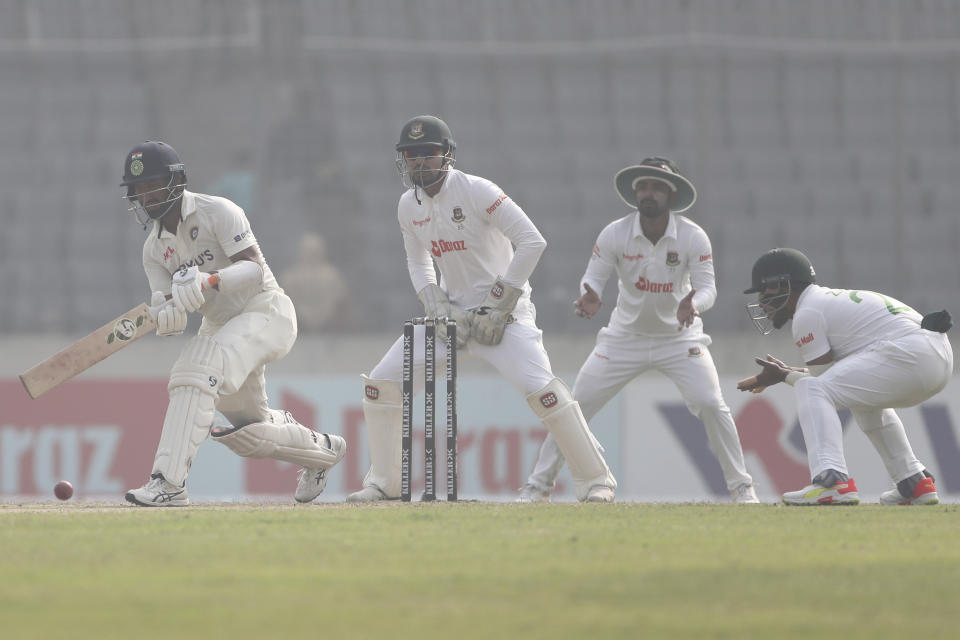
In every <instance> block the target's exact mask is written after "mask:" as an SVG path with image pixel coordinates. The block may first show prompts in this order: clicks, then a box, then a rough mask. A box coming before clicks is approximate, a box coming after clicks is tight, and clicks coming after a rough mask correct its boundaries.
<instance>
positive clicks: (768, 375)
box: [737, 353, 803, 393]
mask: <svg viewBox="0 0 960 640" xmlns="http://www.w3.org/2000/svg"><path fill="white" fill-rule="evenodd" d="M753 361H754V362H756V363H757V364H758V365H760V368H761V369H762V370H761V371H760V373H758V374H757V375H755V376H753V377H750V378H747V379H746V380H741V381H740V382H738V383H737V389H739V390H740V391H749V392H751V393H760V392H761V391H763V390H764V389H766V388H767V387H770V386H773V385H775V384H778V383H780V382H783V380H784V379H785V378H786V377H787V374H788V373H790V372H791V371H802V370H803V367H791V366H790V365H788V364H784V363H783V362H781V361H780V360H777V359H776V358H774V357H773V356H772V355H770V354H769V353H768V354H767V357H766V359H764V358H759V357H756V358H754V359H753Z"/></svg>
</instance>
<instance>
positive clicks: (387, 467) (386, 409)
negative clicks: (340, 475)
mask: <svg viewBox="0 0 960 640" xmlns="http://www.w3.org/2000/svg"><path fill="white" fill-rule="evenodd" d="M360 378H361V380H362V381H363V419H364V422H366V425H367V442H368V444H369V447H370V471H368V472H367V475H366V476H365V477H364V479H363V486H364V487H369V486H371V485H372V486H375V487H377V488H378V489H380V491H382V492H383V494H384V495H385V496H387V497H388V498H399V497H400V444H401V443H400V435H401V434H400V422H401V419H402V413H403V408H402V405H401V392H400V385H399V383H396V382H394V381H393V380H375V379H373V378H368V377H367V376H364V375H361V376H360Z"/></svg>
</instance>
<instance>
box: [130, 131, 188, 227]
mask: <svg viewBox="0 0 960 640" xmlns="http://www.w3.org/2000/svg"><path fill="white" fill-rule="evenodd" d="M150 180H161V181H163V182H164V186H163V187H160V188H158V189H155V190H154V191H161V190H165V191H166V198H165V199H164V201H163V202H161V203H157V204H156V205H152V206H150V208H149V210H148V209H147V208H145V207H144V206H143V205H142V204H141V202H140V199H139V198H137V197H135V196H134V191H135V187H136V185H137V184H139V183H141V182H147V181H150ZM186 184H187V173H186V171H185V169H184V166H183V162H182V161H181V160H180V156H179V155H177V152H176V151H174V149H173V147H171V146H170V145H168V144H167V143H165V142H157V141H151V140H148V141H146V142H142V143H140V144H138V145H137V146H135V147H134V148H133V149H131V150H130V152H129V153H128V154H127V157H126V159H125V160H124V162H123V181H122V182H121V183H120V186H121V187H126V188H127V195H126V196H125V197H126V198H127V200H129V201H130V204H131V206H130V208H129V210H130V211H133V212H135V213H136V214H137V220H138V221H139V222H140V223H142V224H146V223H147V222H148V221H149V220H151V219H153V220H159V219H160V218H162V217H163V216H165V215H166V214H167V212H168V211H170V209H171V208H172V207H173V204H174V203H175V202H176V201H177V200H179V199H180V197H181V196H183V188H184V187H185V186H186ZM162 205H167V206H166V207H164V206H162Z"/></svg>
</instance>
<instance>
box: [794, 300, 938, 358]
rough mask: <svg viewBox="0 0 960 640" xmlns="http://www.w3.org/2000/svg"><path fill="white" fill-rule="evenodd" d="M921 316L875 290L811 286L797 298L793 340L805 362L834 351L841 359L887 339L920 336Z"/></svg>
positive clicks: (835, 355) (834, 354) (834, 355)
mask: <svg viewBox="0 0 960 640" xmlns="http://www.w3.org/2000/svg"><path fill="white" fill-rule="evenodd" d="M921 320H923V318H922V316H921V315H920V314H919V313H917V312H916V311H914V310H913V309H911V308H910V307H908V306H907V305H905V304H903V303H902V302H900V301H899V300H895V299H893V298H891V297H889V296H885V295H882V294H879V293H874V292H873V291H857V290H849V289H827V288H826V287H821V286H818V285H815V284H812V285H810V286H808V287H807V288H806V289H805V290H804V291H803V293H801V294H800V297H799V298H798V299H797V308H796V311H795V312H794V315H793V340H794V342H795V343H796V345H797V348H798V349H800V355H801V356H802V357H803V361H804V362H810V361H811V360H816V359H817V358H819V357H820V356H822V355H824V354H826V353H827V352H828V351H830V350H831V349H832V350H833V359H834V360H841V359H843V358H845V357H847V356H849V355H850V354H853V353H857V352H859V351H863V350H864V349H868V348H870V347H871V346H873V345H875V344H877V343H878V342H881V341H884V340H896V339H897V338H902V337H904V336H907V335H910V334H913V333H921V332H923V331H924V330H923V329H921V328H920V322H921Z"/></svg>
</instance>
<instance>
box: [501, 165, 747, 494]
mask: <svg viewBox="0 0 960 640" xmlns="http://www.w3.org/2000/svg"><path fill="white" fill-rule="evenodd" d="M615 184H616V188H617V192H618V193H619V194H620V197H621V198H622V199H623V201H624V202H625V203H627V205H628V206H630V207H632V208H634V209H636V212H634V213H632V214H630V215H628V216H625V217H623V218H620V219H619V220H614V221H613V222H611V223H610V224H609V225H607V226H606V228H605V229H604V230H603V231H601V232H600V236H599V237H598V238H597V243H596V245H595V246H594V248H593V255H592V256H591V257H590V261H589V262H588V263H587V270H586V273H585V274H584V276H583V278H582V279H581V287H582V290H583V291H584V293H583V295H582V296H581V297H580V298H578V299H577V300H576V301H575V302H574V307H575V309H576V313H577V315H579V316H581V317H585V318H592V317H593V316H594V314H596V313H597V311H598V310H599V309H600V305H601V299H600V295H601V294H602V292H603V287H604V285H605V284H606V282H607V280H608V279H609V277H610V276H611V275H612V274H613V273H614V272H616V274H617V283H618V285H619V295H618V297H617V304H616V306H615V307H614V309H613V311H612V313H611V314H610V322H609V324H608V325H607V326H606V327H604V328H603V329H601V330H600V333H599V334H598V335H597V343H596V346H595V347H594V349H593V352H592V353H591V354H590V355H589V356H588V357H587V360H586V361H585V362H584V363H583V366H582V367H581V369H580V373H579V374H577V380H576V382H575V383H574V385H573V397H574V399H576V400H577V402H579V403H580V407H581V409H582V410H583V415H584V416H585V417H586V418H587V420H588V421H589V420H590V419H592V418H593V416H594V415H596V414H597V412H598V411H600V409H602V408H603V406H604V405H605V404H607V402H609V401H610V399H611V398H613V397H614V396H615V395H617V393H619V391H620V390H621V389H622V388H623V387H624V386H625V385H626V384H627V383H628V382H630V381H631V380H633V379H634V378H635V377H637V376H638V375H640V374H641V373H643V372H644V371H650V370H653V371H659V372H661V373H663V374H664V375H666V376H667V377H668V378H670V379H671V380H672V381H673V382H674V383H675V384H676V385H677V387H678V388H679V390H680V394H681V395H682V396H683V399H684V402H686V405H687V408H688V409H690V412H691V413H692V414H693V415H695V416H696V417H697V418H699V419H700V420H702V421H703V424H704V426H705V427H706V431H707V437H708V439H709V442H710V449H711V450H712V451H713V453H714V455H716V456H717V459H718V460H719V462H720V467H721V469H722V470H723V476H724V480H725V481H726V485H727V489H728V490H729V491H730V495H731V497H732V498H733V499H734V501H735V502H739V503H755V502H758V500H757V494H756V491H755V489H754V487H753V478H751V476H750V474H748V473H747V470H746V465H745V464H744V459H743V450H742V448H741V446H740V438H739V435H738V434H737V427H736V425H735V424H734V422H733V417H732V415H731V413H730V409H729V408H728V407H727V405H726V403H725V402H724V400H723V396H722V395H721V393H720V381H719V378H718V377H717V369H716V367H715V366H714V363H713V358H712V357H711V356H710V350H709V349H708V348H707V347H708V346H709V344H710V336H708V335H707V334H705V333H704V332H703V321H702V320H701V319H700V313H701V312H703V311H706V310H707V309H709V308H710V307H712V306H713V302H714V300H715V299H716V297H717V289H716V285H715V282H714V272H713V254H712V250H711V248H710V239H709V238H708V237H707V234H706V233H705V232H704V231H703V229H701V228H700V227H699V226H698V225H697V224H695V223H694V222H692V221H691V220H689V219H688V218H686V217H684V216H681V215H678V213H679V212H681V211H685V210H686V209H688V208H689V207H690V206H691V205H692V204H693V203H694V201H695V200H696V197H697V193H696V190H695V189H694V187H693V184H692V183H690V181H689V180H687V179H686V178H685V177H683V176H682V175H680V172H679V170H678V169H677V166H676V165H675V164H674V163H672V162H670V161H669V160H666V159H664V158H657V157H655V158H647V159H645V160H643V161H642V162H641V163H640V164H639V165H635V166H631V167H626V168H625V169H622V170H620V171H619V172H618V173H617V175H616V178H615ZM563 461H564V459H563V456H562V455H561V452H560V450H559V449H558V448H557V446H556V442H555V440H554V438H553V437H551V436H547V438H546V440H545V441H544V443H543V446H542V447H541V448H540V455H539V458H538V459H537V462H536V465H535V467H534V470H533V473H531V474H530V477H529V478H528V479H527V483H526V484H525V485H524V486H523V488H522V489H521V490H520V496H519V498H518V501H519V502H537V501H546V500H549V499H550V494H551V493H552V491H553V488H554V485H555V483H556V478H557V475H558V474H559V473H560V469H561V467H562V466H563Z"/></svg>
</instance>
